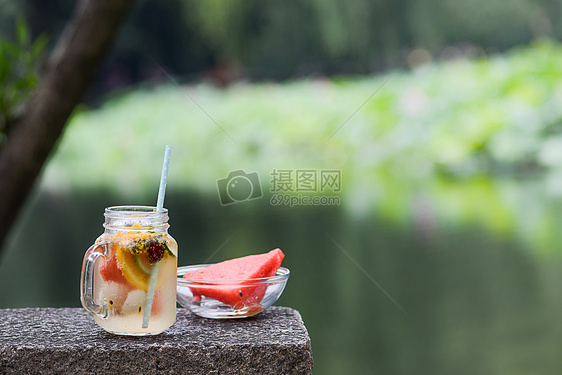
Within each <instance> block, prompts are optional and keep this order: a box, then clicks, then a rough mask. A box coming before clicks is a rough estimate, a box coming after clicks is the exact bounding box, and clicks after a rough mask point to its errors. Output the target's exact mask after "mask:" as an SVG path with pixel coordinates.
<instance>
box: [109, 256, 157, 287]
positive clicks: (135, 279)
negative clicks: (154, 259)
mask: <svg viewBox="0 0 562 375" xmlns="http://www.w3.org/2000/svg"><path fill="white" fill-rule="evenodd" d="M116 256H117V265H118V267H119V269H120V270H121V272H122V273H123V276H125V278H126V279H127V281H129V282H130V283H131V284H132V285H134V286H135V287H136V288H138V289H141V290H144V291H146V290H147V289H148V282H149V281H150V272H151V271H152V266H151V264H150V262H149V261H148V259H147V256H146V253H142V254H133V253H131V252H130V251H129V250H128V249H127V248H123V247H121V246H119V247H118V248H117V251H116ZM143 258H146V259H143Z"/></svg>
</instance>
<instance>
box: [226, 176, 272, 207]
mask: <svg viewBox="0 0 562 375" xmlns="http://www.w3.org/2000/svg"><path fill="white" fill-rule="evenodd" d="M217 188H218V191H219V199H220V202H221V205H223V206H226V205H228V204H232V203H237V202H244V201H249V200H251V199H257V198H261V197H262V196H263V193H262V190H261V185H260V177H259V176H258V172H250V173H246V172H245V171H244V170H242V169H238V170H236V171H231V172H230V173H229V174H228V176H227V177H226V178H222V179H220V180H217Z"/></svg>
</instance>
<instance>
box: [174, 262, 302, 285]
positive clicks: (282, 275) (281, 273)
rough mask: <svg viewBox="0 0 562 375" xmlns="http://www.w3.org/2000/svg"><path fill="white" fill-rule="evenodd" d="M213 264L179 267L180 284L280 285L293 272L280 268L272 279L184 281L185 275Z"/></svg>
mask: <svg viewBox="0 0 562 375" xmlns="http://www.w3.org/2000/svg"><path fill="white" fill-rule="evenodd" d="M210 265H211V264H196V265H192V266H183V267H178V272H177V276H178V284H180V285H183V286H190V285H192V286H202V285H214V286H216V285H244V286H248V285H255V284H264V283H279V282H285V281H287V279H288V278H289V276H290V274H291V271H289V269H288V268H286V267H279V269H278V270H277V274H276V275H275V276H271V277H258V278H255V279H215V280H203V279H184V278H183V275H184V274H185V273H187V272H193V271H197V270H199V269H201V268H205V267H207V266H210Z"/></svg>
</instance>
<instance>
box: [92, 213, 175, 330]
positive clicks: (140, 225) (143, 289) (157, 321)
mask: <svg viewBox="0 0 562 375" xmlns="http://www.w3.org/2000/svg"><path fill="white" fill-rule="evenodd" d="M115 209H116V208H115V207H112V208H110V210H115ZM119 209H121V211H118V213H117V215H114V213H110V215H109V216H110V217H109V220H108V214H107V210H106V223H105V224H104V226H105V227H106V231H105V233H103V234H102V235H101V236H99V237H98V239H97V240H96V242H95V244H94V245H93V246H92V247H91V248H90V249H89V250H88V252H90V254H88V252H87V253H86V258H85V261H84V267H83V288H82V303H83V305H84V307H85V308H86V309H87V310H89V311H91V312H93V313H94V319H95V321H96V322H97V324H98V325H100V326H101V327H102V328H103V329H105V330H106V331H109V332H112V333H116V334H124V335H150V334H157V333H160V332H162V331H164V330H165V329H167V328H168V327H170V326H171V325H172V324H173V323H174V321H175V319H176V270H177V251H178V247H177V243H176V241H175V240H174V239H173V238H172V237H171V236H170V235H169V234H168V233H167V227H168V224H167V211H166V212H165V213H160V212H154V211H151V210H152V208H146V207H144V208H142V210H141V208H139V207H134V210H131V211H128V213H127V214H125V211H123V210H122V209H123V208H119ZM126 209H129V210H130V209H131V207H126ZM139 210H141V211H139ZM112 216H113V217H112ZM115 216H120V217H121V218H120V219H119V220H115V219H116V218H115ZM122 216H124V217H122ZM158 219H159V220H158ZM163 219H165V220H163ZM92 254H93V255H92ZM89 258H94V259H93V260H91V261H90V262H89V261H88V259H89ZM153 274H154V276H153ZM88 275H89V276H88ZM151 277H154V281H153V283H154V285H153V293H151V288H150V282H151ZM89 278H92V279H93V284H91V285H90V284H89V282H88V279H89ZM84 286H85V287H86V288H84ZM150 299H151V301H152V303H151V304H150V303H148V301H149V300H150ZM148 308H150V315H146V316H145V314H147V312H146V310H147V309H148ZM147 317H148V324H147V326H146V327H143V318H145V320H146V318H147Z"/></svg>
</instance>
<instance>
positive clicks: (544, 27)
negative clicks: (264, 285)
mask: <svg viewBox="0 0 562 375" xmlns="http://www.w3.org/2000/svg"><path fill="white" fill-rule="evenodd" d="M72 6H73V2H70V1H61V0H58V1H54V2H52V3H49V4H48V5H47V4H46V3H43V2H39V1H20V2H15V1H6V0H2V1H0V9H1V12H0V18H1V20H0V30H1V31H2V32H3V35H4V36H5V37H6V38H10V37H13V35H14V31H13V30H14V23H13V18H14V16H15V15H18V14H19V15H24V16H25V18H26V19H27V21H28V23H29V25H30V28H31V30H32V33H33V36H34V37H36V36H37V35H39V34H42V33H45V34H46V35H47V36H49V37H50V38H51V41H53V40H56V38H57V37H58V34H59V33H60V31H61V30H62V27H63V25H64V22H65V21H66V20H67V18H68V17H69V15H70V14H71V8H72ZM561 16H562V1H560V0H551V1H528V0H517V1H516V0H510V1H504V2H499V1H492V2H489V1H481V0H469V1H460V0H418V1H406V0H401V1H390V0H386V1H377V2H369V1H363V0H353V1H347V2H344V1H337V0H326V1H313V2H304V1H289V2H284V3H282V4H281V3H278V2H270V1H266V2H257V1H231V2H225V1H218V0H206V1H204V2H203V1H192V0H189V1H187V0H185V1H180V0H166V1H160V2H154V1H140V2H139V3H137V5H136V7H135V8H134V10H133V12H132V14H131V16H130V18H129V19H128V21H127V23H126V24H125V25H124V27H123V30H122V33H121V34H120V36H119V38H118V40H117V42H116V44H115V48H114V49H113V51H112V53H111V56H110V57H109V58H108V59H107V62H106V63H105V65H104V67H103V68H102V70H101V72H100V75H99V77H98V79H97V80H96V82H95V83H94V86H93V88H92V90H91V92H90V94H89V95H88V97H87V99H86V102H85V104H84V105H83V106H81V107H80V108H77V110H76V111H75V113H74V115H73V118H72V119H71V121H70V123H69V125H68V128H67V130H66V132H65V134H64V137H63V138H62V140H61V142H60V144H59V145H58V147H57V150H56V152H55V154H54V155H53V157H52V158H51V160H50V161H49V163H48V165H47V166H46V168H45V170H44V173H43V175H42V178H41V182H40V183H39V184H38V186H37V188H36V190H35V192H34V194H33V197H32V199H30V201H29V202H28V204H27V206H26V209H25V212H24V213H23V215H22V216H21V217H20V219H19V220H18V222H17V225H16V227H15V229H14V231H13V232H12V234H11V236H10V238H9V241H8V244H7V247H6V250H5V253H4V254H3V258H2V259H1V262H0V282H1V283H2V285H4V286H5V287H4V288H0V307H2V308H7V307H27V306H33V307H36V306H51V307H58V306H79V305H80V303H79V291H78V285H79V282H78V280H79V275H80V266H81V262H82V257H83V254H84V252H85V250H86V249H87V247H88V246H89V245H90V244H91V243H93V241H94V240H95V238H96V237H97V236H98V235H99V234H101V233H102V230H103V228H102V226H101V224H102V222H103V210H104V208H105V207H107V206H111V205H122V204H147V205H153V204H155V201H156V195H157V190H158V180H159V177H160V168H161V164H162V156H163V152H164V146H165V145H166V144H171V145H172V146H173V151H172V160H171V166H170V172H169V184H168V192H167V195H166V204H165V205H166V207H167V208H168V209H169V210H170V217H171V219H170V224H171V228H170V233H171V234H172V236H174V238H175V239H176V240H177V241H178V243H179V251H180V256H179V264H180V265H188V264H198V263H202V262H204V261H206V260H207V258H208V257H209V256H210V255H211V254H213V253H214V252H215V250H216V249H217V248H218V247H219V246H220V245H221V244H222V243H223V242H224V241H225V240H227V239H229V238H230V240H229V241H228V242H227V243H226V245H225V246H224V248H223V249H222V250H220V251H219V252H218V253H216V255H214V257H213V258H212V259H211V260H210V261H221V260H225V259H229V258H232V257H237V256H243V255H248V254H253V253H260V252H265V251H268V250H270V249H272V248H275V247H280V248H281V249H282V250H283V251H284V252H285V254H286V258H285V261H284V263H283V264H284V265H285V266H286V267H288V268H289V269H291V272H292V275H291V278H290V280H289V283H288V285H287V288H286V290H285V292H284V294H283V295H282V297H281V299H280V300H279V301H278V303H277V304H278V305H285V306H290V307H293V308H296V309H298V310H299V311H300V312H301V314H302V316H303V318H304V321H305V323H306V325H307V327H308V329H309V333H310V335H311V338H312V346H313V352H314V358H315V373H317V374H342V373H353V374H369V373H384V374H412V373H416V374H451V373H455V374H555V373H559V372H560V370H561V369H562V359H561V357H560V355H559V347H560V345H561V344H562V293H561V290H562V289H561V287H560V285H562V273H561V272H560V269H561V267H562V249H561V244H562V235H561V233H560V232H561V231H560V230H559V228H560V225H561V224H562V65H561V64H560V61H562V44H560V43H559V42H558V40H559V39H560V37H561V36H562V28H561V27H560V25H561V23H560V17H561ZM168 74H169V75H170V76H172V77H174V78H173V79H174V80H177V81H172V80H171V78H170V77H169V76H168ZM174 82H179V83H180V84H181V87H178V86H177V85H176V84H175V83H174ZM239 169H243V170H245V171H246V172H257V173H258V174H259V178H260V185H261V188H262V191H263V197H261V198H259V199H254V200H247V201H240V202H237V203H234V204H231V205H228V206H222V205H221V204H220V200H219V195H218V191H217V180H220V179H224V178H226V177H227V176H228V174H229V172H231V171H235V170H239ZM279 169H284V170H303V169H312V170H318V171H320V170H340V171H341V175H342V181H341V182H342V187H341V191H340V192H329V193H327V194H328V195H331V196H337V197H339V199H340V204H339V205H315V206H312V205H310V206H304V205H300V206H293V207H291V206H288V205H280V206H279V205H272V204H271V203H270V199H271V198H272V197H273V195H274V193H275V192H272V191H271V190H272V177H273V176H272V173H273V171H274V170H279ZM290 194H291V195H292V196H296V195H298V194H297V193H295V192H293V193H290ZM303 195H304V196H308V197H312V196H322V195H325V193H323V192H317V193H303ZM377 284H378V285H377ZM381 288H382V289H383V290H381ZM389 296H390V297H389Z"/></svg>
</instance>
